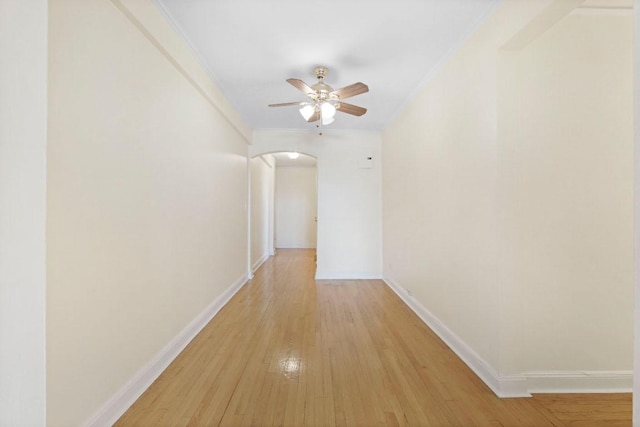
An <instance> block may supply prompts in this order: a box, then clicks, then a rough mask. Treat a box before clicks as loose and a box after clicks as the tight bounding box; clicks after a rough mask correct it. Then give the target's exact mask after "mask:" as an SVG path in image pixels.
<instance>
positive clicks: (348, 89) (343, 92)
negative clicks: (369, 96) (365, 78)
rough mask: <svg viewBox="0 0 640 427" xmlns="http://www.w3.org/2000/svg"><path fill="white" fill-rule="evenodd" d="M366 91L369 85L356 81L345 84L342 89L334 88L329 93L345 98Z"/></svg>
mask: <svg viewBox="0 0 640 427" xmlns="http://www.w3.org/2000/svg"><path fill="white" fill-rule="evenodd" d="M366 92H369V86H367V85H366V84H364V83H361V82H358V83H354V84H352V85H349V86H345V87H343V88H342V89H336V90H334V91H333V92H331V94H330V95H335V96H337V97H338V98H340V99H346V98H351V97H352V96H356V95H360V94H361V93H366Z"/></svg>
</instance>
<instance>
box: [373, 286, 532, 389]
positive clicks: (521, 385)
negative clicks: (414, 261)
mask: <svg viewBox="0 0 640 427" xmlns="http://www.w3.org/2000/svg"><path fill="white" fill-rule="evenodd" d="M383 280H384V282H385V283H386V284H387V285H388V286H389V287H390V288H391V289H392V290H393V291H394V292H395V293H396V294H397V295H398V296H399V297H400V299H402V300H403V301H404V302H405V304H407V305H408V306H409V308H411V310H413V312H414V313H416V314H417V315H418V317H419V318H420V319H422V321H423V322H424V323H426V324H427V326H428V327H429V328H431V330H433V332H435V333H436V335H438V336H439V337H440V339H441V340H442V341H444V342H445V343H446V344H447V345H448V346H449V348H451V350H453V352H454V353H455V354H457V355H458V357H459V358H460V359H462V361H463V362H464V363H465V364H466V365H467V366H468V367H469V368H471V370H472V371H473V372H475V373H476V375H477V376H478V377H480V379H481V380H482V381H484V383H485V384H486V385H487V386H488V387H489V388H490V389H491V390H492V391H493V392H494V393H495V394H496V395H497V396H498V397H530V396H531V395H530V394H529V393H528V392H527V388H526V379H525V378H524V377H521V376H509V377H500V376H499V375H498V373H497V372H496V370H495V369H494V368H493V367H492V366H491V365H489V364H488V363H487V362H485V361H484V360H483V359H482V358H481V357H480V356H479V355H478V353H476V352H475V351H474V350H473V349H472V348H471V347H470V346H469V345H467V343H465V342H464V341H463V340H462V339H461V338H460V337H458V336H457V335H456V334H455V333H454V332H453V331H452V330H451V329H449V328H448V327H447V326H446V325H445V324H444V323H442V321H440V319H438V318H437V317H436V316H434V315H433V313H431V312H430V311H429V310H428V309H427V308H426V307H424V306H423V305H422V304H420V302H418V300H416V299H415V298H413V297H412V296H409V295H408V293H407V292H406V291H405V290H404V289H403V288H402V287H400V286H399V285H398V284H397V283H395V282H394V281H393V280H390V279H388V278H383Z"/></svg>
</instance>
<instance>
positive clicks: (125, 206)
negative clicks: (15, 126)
mask: <svg viewBox="0 0 640 427" xmlns="http://www.w3.org/2000/svg"><path fill="white" fill-rule="evenodd" d="M49 9H50V21H49V25H50V27H49V28H50V32H49V37H50V40H49V42H50V44H49V46H50V48H49V56H50V62H49V88H50V92H49V118H50V120H49V147H48V166H49V174H48V182H47V184H48V186H47V191H48V213H47V221H48V230H47V253H48V266H47V280H48V291H47V380H48V384H47V392H48V393H47V409H48V414H47V415H48V417H47V424H48V425H50V426H71V425H79V424H81V423H83V422H85V421H87V420H89V421H90V422H96V423H98V424H101V423H102V424H108V423H109V422H110V421H112V420H111V419H110V418H109V416H112V415H114V414H115V413H117V412H118V410H121V409H123V408H121V407H118V405H123V404H125V403H126V399H125V400H123V398H122V396H125V397H126V398H127V399H129V398H134V397H135V392H136V387H140V386H141V385H143V383H142V382H137V381H138V380H141V379H143V380H145V381H146V380H149V379H153V375H154V374H156V373H157V370H158V369H159V368H161V367H162V364H163V363H165V362H167V360H165V359H166V358H167V357H168V356H167V355H168V354H169V353H170V352H169V353H168V351H169V350H171V351H173V350H179V349H180V345H181V344H180V343H182V344H184V343H186V342H185V339H186V340H187V341H188V338H189V336H191V335H189V336H187V335H185V334H187V333H188V334H191V333H192V332H194V328H195V329H197V328H196V327H195V326H194V323H193V322H196V321H200V325H202V324H203V323H202V322H206V320H207V319H206V315H210V314H212V313H211V307H212V305H211V304H214V303H217V302H220V298H222V297H225V296H228V290H229V289H235V287H237V286H239V285H241V284H242V283H243V282H244V281H245V279H246V274H247V256H248V255H247V202H248V200H249V199H248V193H247V189H248V188H249V186H248V181H247V177H248V173H247V147H248V144H247V139H246V138H245V133H246V132H245V131H246V129H245V126H244V125H243V124H242V123H241V122H238V121H237V119H236V118H235V114H234V112H233V111H232V110H229V109H228V108H227V107H226V106H225V104H224V102H221V101H220V99H219V98H218V95H219V94H218V93H217V92H216V90H215V88H213V87H212V86H211V85H210V82H209V81H208V80H207V78H206V73H205V72H204V71H203V70H202V69H201V68H200V67H199V65H198V64H197V61H196V60H195V59H194V58H193V57H192V56H191V54H190V53H189V50H188V49H187V48H186V46H185V45H184V44H183V43H182V42H181V41H180V39H179V37H178V36H177V34H176V33H175V32H174V31H173V30H172V29H171V28H170V26H169V25H168V24H167V23H166V21H165V20H164V18H163V17H162V16H161V14H160V13H159V12H158V10H157V9H156V8H155V6H154V5H153V3H152V2H151V1H140V0H135V1H133V0H132V1H126V2H119V1H113V2H109V1H104V0H88V1H76V0H52V1H50V2H49ZM223 302H224V301H222V302H221V303H223ZM179 344H180V345H179ZM162 357H165V359H163V358H162ZM154 369H155V370H156V371H154ZM132 382H133V383H132ZM110 399H114V400H110ZM105 405H106V406H105ZM110 405H111V406H110ZM101 411H105V412H101ZM105 414H106V415H105Z"/></svg>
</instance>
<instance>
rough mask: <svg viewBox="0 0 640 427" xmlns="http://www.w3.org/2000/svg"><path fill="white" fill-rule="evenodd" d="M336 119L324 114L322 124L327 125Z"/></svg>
mask: <svg viewBox="0 0 640 427" xmlns="http://www.w3.org/2000/svg"><path fill="white" fill-rule="evenodd" d="M335 120H336V119H334V118H333V117H325V115H324V114H323V115H322V124H323V125H325V126H326V125H329V124H331V123H333V122H334V121H335Z"/></svg>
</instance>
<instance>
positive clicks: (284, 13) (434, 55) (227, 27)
mask: <svg viewBox="0 0 640 427" xmlns="http://www.w3.org/2000/svg"><path fill="white" fill-rule="evenodd" d="M155 1H156V4H157V5H158V7H159V8H160V9H161V10H162V11H163V12H164V14H165V16H167V18H168V19H169V21H170V22H171V23H172V25H173V26H174V27H175V28H176V30H177V31H178V32H179V33H180V34H181V35H182V37H183V38H184V39H185V40H186V41H187V43H188V44H189V45H190V46H191V47H192V49H193V50H194V52H195V54H196V55H197V56H198V58H199V60H200V61H201V63H202V64H203V66H204V67H205V68H206V69H207V71H208V72H209V74H210V75H211V77H212V79H213V80H214V81H215V82H216V83H217V84H218V86H219V87H220V89H221V90H222V92H223V93H224V94H225V95H226V96H227V98H228V99H229V101H230V102H231V104H232V105H233V106H234V107H235V108H236V109H237V110H238V112H239V113H240V115H241V116H242V117H243V119H244V120H245V121H246V122H247V124H248V125H249V126H251V127H252V128H253V129H289V128H297V129H314V128H315V124H309V123H306V122H305V121H304V120H303V118H302V116H300V114H299V113H298V111H297V109H296V108H295V107H282V108H269V107H267V104H271V103H279V102H290V101H304V100H306V99H307V98H306V96H305V95H304V94H302V93H301V92H299V91H298V90H296V89H295V88H294V87H293V86H291V85H289V84H288V83H287V82H286V81H285V80H286V79H287V78H289V77H294V78H299V79H302V80H304V81H305V82H307V84H309V85H311V84H313V83H315V81H316V80H315V77H314V75H313V68H314V66H316V65H324V66H327V67H329V74H328V75H327V77H326V79H325V82H326V83H328V84H330V85H331V86H333V88H334V89H338V88H341V87H344V86H347V85H349V84H352V83H355V82H358V81H361V82H363V83H366V84H367V85H369V90H370V91H369V93H366V94H363V95H358V96H357V97H353V98H350V99H349V101H348V102H349V103H352V104H356V105H360V106H362V107H365V108H367V109H368V112H367V113H366V114H365V115H364V116H362V117H354V116H350V115H348V114H344V113H338V115H337V116H336V120H335V122H334V123H332V124H331V125H329V127H331V128H333V129H366V130H380V129H383V128H384V127H385V126H386V125H387V124H389V122H390V121H391V120H392V118H393V117H394V116H395V115H396V114H397V113H398V112H399V111H400V110H401V109H402V107H403V106H404V105H405V104H406V102H407V101H408V100H409V99H411V97H412V96H413V95H414V94H415V93H416V92H417V90H418V88H419V87H420V86H421V85H422V84H424V82H425V81H426V79H427V78H428V76H429V73H430V72H431V71H432V70H434V68H435V67H437V66H438V64H440V63H441V62H442V61H443V60H445V59H446V58H447V56H448V55H449V54H450V53H451V52H452V51H453V50H455V48H456V47H458V46H459V45H460V44H461V43H462V42H463V41H464V39H465V38H466V37H468V36H469V35H470V34H471V33H472V32H473V31H474V30H475V28H477V27H478V25H479V24H480V23H481V22H482V21H483V20H484V19H485V18H486V17H487V16H488V15H489V14H490V12H491V11H492V10H493V8H494V7H495V6H496V4H497V3H498V2H499V0H393V1H391V0H387V1H383V0H369V1H364V0H325V1H322V2H316V1H311V0H272V1H266V0H155Z"/></svg>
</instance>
